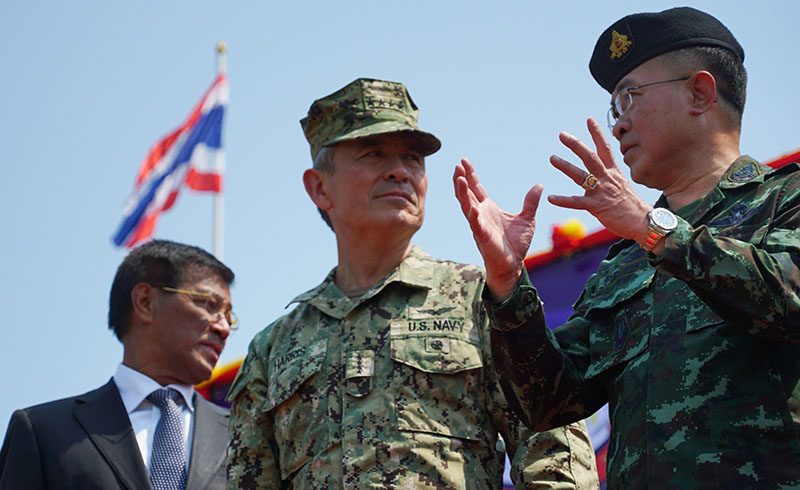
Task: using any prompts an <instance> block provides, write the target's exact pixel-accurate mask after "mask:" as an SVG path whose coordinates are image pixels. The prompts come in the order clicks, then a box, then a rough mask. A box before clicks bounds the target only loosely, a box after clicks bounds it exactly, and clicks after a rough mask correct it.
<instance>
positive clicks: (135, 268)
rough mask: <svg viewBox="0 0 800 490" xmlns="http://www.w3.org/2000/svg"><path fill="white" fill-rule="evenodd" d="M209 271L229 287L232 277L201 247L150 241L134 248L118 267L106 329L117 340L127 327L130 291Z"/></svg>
mask: <svg viewBox="0 0 800 490" xmlns="http://www.w3.org/2000/svg"><path fill="white" fill-rule="evenodd" d="M194 272H209V273H211V274H215V275H217V276H219V277H220V278H221V279H222V280H224V281H225V283H226V284H227V285H228V286H230V285H231V284H233V280H234V277H235V276H234V274H233V271H232V270H230V269H229V268H228V267H227V266H226V265H225V264H223V263H222V262H220V261H219V260H217V258H216V257H214V256H213V255H211V254H210V253H208V252H206V251H205V250H203V249H202V248H200V247H195V246H193V245H186V244H183V243H178V242H173V241H169V240H152V241H150V242H147V243H145V244H143V245H140V246H138V247H136V248H134V249H133V250H132V251H131V253H129V254H128V256H127V257H125V260H123V261H122V263H121V264H120V265H119V267H118V268H117V273H116V275H115V276H114V282H113V283H112V284H111V293H110V295H109V301H108V328H109V329H110V330H111V331H112V332H114V335H115V336H116V337H117V338H118V339H119V340H122V338H123V337H124V336H125V334H126V333H127V332H128V329H129V328H130V315H131V310H132V308H133V304H132V303H131V291H132V290H133V288H134V287H135V286H136V285H137V284H140V283H143V282H144V283H147V284H153V285H158V286H169V287H177V286H178V285H179V284H180V283H181V282H182V281H183V280H184V279H185V278H186V276H187V274H189V273H194Z"/></svg>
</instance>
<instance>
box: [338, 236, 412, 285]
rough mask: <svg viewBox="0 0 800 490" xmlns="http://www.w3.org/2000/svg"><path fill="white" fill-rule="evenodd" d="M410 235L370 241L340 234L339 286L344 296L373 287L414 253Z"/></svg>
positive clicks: (376, 238)
mask: <svg viewBox="0 0 800 490" xmlns="http://www.w3.org/2000/svg"><path fill="white" fill-rule="evenodd" d="M411 236H413V234H412V235H410V236H408V237H397V236H395V237H391V236H390V237H385V238H382V239H379V238H378V237H375V239H373V240H367V239H364V237H362V236H353V237H349V236H347V234H342V233H337V235H336V244H337V247H338V260H339V263H338V265H337V268H336V277H335V278H334V282H335V283H336V286H338V287H339V289H341V290H342V291H343V292H345V293H347V292H349V291H358V290H363V289H366V288H369V287H371V286H372V285H374V284H375V283H377V282H378V281H380V280H381V279H382V278H383V277H385V276H386V275H387V274H389V273H390V272H391V271H393V270H394V269H396V268H397V266H398V265H400V262H402V261H403V259H405V258H406V256H407V255H408V253H409V252H410V251H411Z"/></svg>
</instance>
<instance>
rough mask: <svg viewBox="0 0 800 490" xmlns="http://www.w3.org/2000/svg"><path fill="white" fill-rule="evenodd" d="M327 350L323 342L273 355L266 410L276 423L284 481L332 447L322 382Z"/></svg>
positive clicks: (270, 362) (325, 342) (276, 436)
mask: <svg viewBox="0 0 800 490" xmlns="http://www.w3.org/2000/svg"><path fill="white" fill-rule="evenodd" d="M326 350H327V341H326V340H325V339H323V340H319V341H317V342H314V343H312V344H311V345H308V346H299V347H295V348H294V349H292V350H289V351H282V352H274V353H273V355H271V356H270V359H269V367H270V369H269V377H268V380H267V400H266V403H265V405H264V410H265V411H267V412H270V413H271V415H272V417H273V420H274V427H273V429H274V432H275V441H276V443H277V445H278V447H280V448H281V451H280V455H279V457H280V467H281V477H282V478H286V477H288V476H289V475H291V474H292V473H294V472H295V471H296V470H297V469H299V468H300V467H301V466H303V465H304V464H306V463H307V462H308V461H310V459H311V457H312V456H313V455H315V454H319V453H320V452H322V451H323V450H324V449H325V448H326V447H327V445H328V439H329V437H328V428H327V425H326V424H325V422H326V421H327V420H328V414H327V408H328V404H327V401H326V400H327V396H326V393H325V387H324V386H325V384H324V382H323V381H322V379H321V377H322V374H321V371H322V370H323V367H324V362H325V353H326Z"/></svg>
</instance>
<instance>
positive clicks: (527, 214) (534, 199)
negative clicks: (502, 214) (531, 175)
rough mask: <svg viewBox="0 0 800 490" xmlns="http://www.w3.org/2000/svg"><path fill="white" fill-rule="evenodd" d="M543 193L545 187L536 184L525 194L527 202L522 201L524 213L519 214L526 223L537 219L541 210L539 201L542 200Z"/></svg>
mask: <svg viewBox="0 0 800 490" xmlns="http://www.w3.org/2000/svg"><path fill="white" fill-rule="evenodd" d="M543 192H544V187H543V186H542V185H541V184H536V185H535V186H533V187H531V188H530V190H529V191H528V193H527V194H525V200H524V201H522V211H520V212H519V215H520V216H521V217H522V218H523V219H525V220H526V221H533V220H534V218H536V210H537V209H539V201H540V200H541V199H542V193H543Z"/></svg>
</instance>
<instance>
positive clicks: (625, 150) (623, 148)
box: [619, 143, 635, 157]
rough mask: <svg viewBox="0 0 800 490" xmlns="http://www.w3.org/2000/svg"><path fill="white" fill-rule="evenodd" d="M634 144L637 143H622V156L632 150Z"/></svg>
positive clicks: (620, 149)
mask: <svg viewBox="0 0 800 490" xmlns="http://www.w3.org/2000/svg"><path fill="white" fill-rule="evenodd" d="M634 146H635V145H632V144H629V143H628V144H623V145H620V147H619V151H620V153H622V156H623V157H624V156H625V154H626V153H628V150H630V149H631V148H633V147H634Z"/></svg>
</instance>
